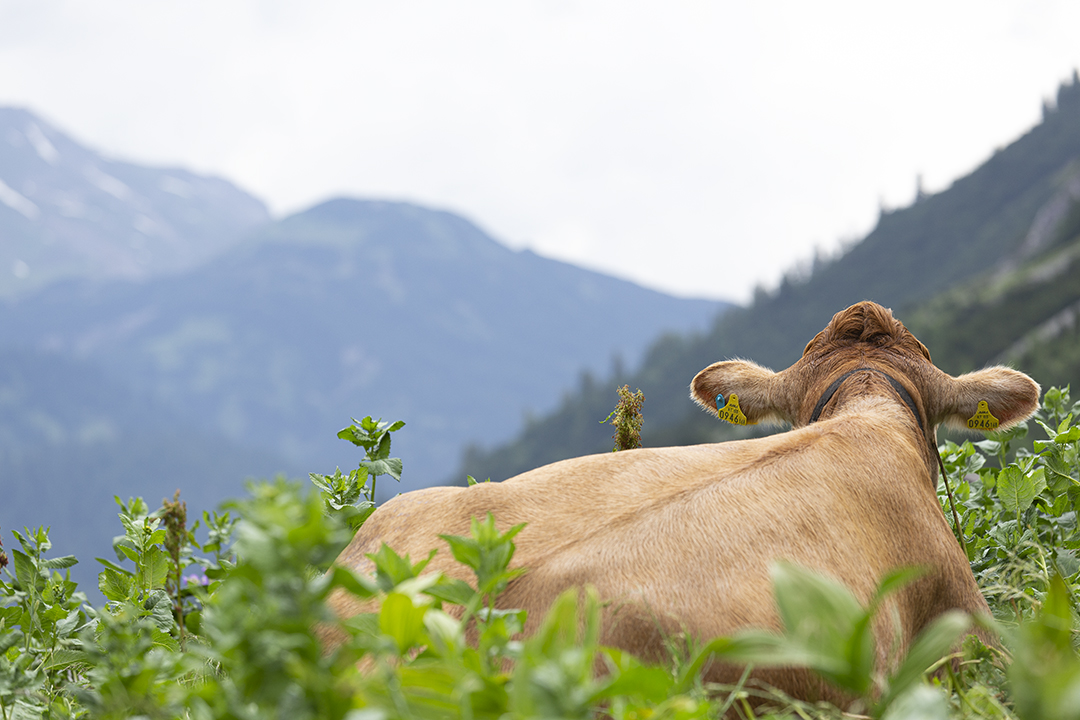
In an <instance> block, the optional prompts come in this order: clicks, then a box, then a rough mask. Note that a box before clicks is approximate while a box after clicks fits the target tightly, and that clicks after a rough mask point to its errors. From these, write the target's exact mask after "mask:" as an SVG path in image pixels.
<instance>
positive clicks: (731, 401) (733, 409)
mask: <svg viewBox="0 0 1080 720" xmlns="http://www.w3.org/2000/svg"><path fill="white" fill-rule="evenodd" d="M722 402H724V396H723V395H717V396H716V414H717V415H718V416H719V417H720V419H721V420H726V421H727V422H729V423H731V424H732V425H746V424H747V423H746V415H744V414H743V411H742V408H740V407H739V396H738V395H735V394H732V395H730V396H729V397H728V400H727V404H726V405H724V406H723V407H721V406H720V403H722Z"/></svg>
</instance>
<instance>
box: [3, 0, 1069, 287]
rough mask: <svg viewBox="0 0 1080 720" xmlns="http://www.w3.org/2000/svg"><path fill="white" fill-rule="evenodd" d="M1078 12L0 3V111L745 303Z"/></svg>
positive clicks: (1050, 71) (1053, 82)
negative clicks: (379, 203)
mask: <svg viewBox="0 0 1080 720" xmlns="http://www.w3.org/2000/svg"><path fill="white" fill-rule="evenodd" d="M1077 28H1080V3H1078V2H1065V1H1062V2H1039V1H1037V0H1035V1H1031V0H1029V1H1027V2H995V1H993V0H979V1H972V2H966V1H965V2H948V1H947V0H933V1H930V2H922V1H915V2H911V1H909V2H865V0H860V1H852V2H813V3H810V2H805V1H792V2H787V1H768V2H752V3H748V2H739V3H735V2H691V1H685V2H680V1H670V0H669V1H665V2H652V3H645V2H632V1H628V0H619V1H612V2H600V1H597V2H571V1H569V0H549V1H546V2H542V1H532V2H526V1H522V2H516V1H514V0H491V1H480V0H475V1H474V0H462V1H461V2H445V1H442V0H431V1H422V2H421V1H417V2H412V1H409V0H400V1H396V2H371V1H368V0H338V1H333V0H325V1H321V0H305V1H304V2H299V1H296V2H284V1H273V0H228V1H225V0H184V1H183V2H180V1H176V2H146V0H96V1H95V2H85V0H0V105H12V106H20V107H25V108H27V109H30V110H32V111H34V112H36V113H38V114H40V115H42V116H43V117H44V118H45V119H46V120H47V121H48V122H50V123H52V124H53V125H55V126H57V127H58V128H59V129H61V130H63V131H65V132H67V133H69V134H71V135H72V136H74V137H75V139H77V140H80V141H82V142H84V143H86V144H88V145H90V146H91V147H93V148H95V149H97V150H98V151H100V152H102V153H104V154H106V155H108V156H110V157H113V158H117V159H123V160H129V161H132V162H136V163H143V164H155V165H173V166H174V165H179V166H183V167H186V168H189V169H191V170H194V171H197V172H202V173H211V174H216V175H221V176H224V177H226V178H228V179H230V180H232V181H234V182H236V183H237V184H239V185H241V186H242V187H244V188H246V189H247V190H249V191H250V192H252V193H254V194H256V195H258V196H259V197H261V198H262V199H264V200H265V201H266V202H267V203H268V204H269V205H270V208H271V211H272V212H273V213H274V214H275V215H277V216H282V215H286V214H289V213H292V212H296V211H298V210H302V209H304V208H306V207H309V206H310V205H312V204H314V203H317V202H319V201H321V200H325V199H328V198H330V197H334V196H342V195H347V196H354V197H363V198H384V199H402V200H409V201H413V202H416V203H420V204H424V205H429V206H433V207H439V208H444V209H448V210H452V211H455V212H458V213H461V214H463V215H465V216H467V217H469V218H470V219H472V220H473V221H475V222H477V223H478V224H479V225H481V226H482V227H484V228H485V229H486V230H488V231H489V232H490V233H492V234H493V235H494V236H495V237H497V238H499V239H500V240H502V241H504V242H506V243H507V244H509V245H511V246H513V247H529V248H532V249H534V250H535V251H537V252H539V253H541V254H545V255H549V256H553V257H557V258H561V259H566V260H569V261H572V262H576V263H579V264H582V265H585V266H587V267H590V268H595V269H600V270H604V271H607V272H610V273H612V274H615V275H618V276H621V277H625V278H629V279H632V280H635V281H637V282H640V283H642V284H644V285H647V286H649V287H653V288H657V289H661V290H665V291H669V292H673V293H677V294H680V295H691V296H703V297H713V298H723V299H732V300H736V301H745V300H747V299H748V298H749V296H750V294H751V291H752V289H753V287H754V286H755V285H756V284H758V283H762V284H765V285H767V286H769V285H772V284H774V283H775V282H776V281H777V279H778V278H779V276H780V274H781V273H782V272H783V271H785V270H787V269H789V268H791V267H792V266H793V264H794V263H795V262H796V261H798V260H805V259H807V258H809V257H810V256H811V255H812V253H813V251H814V248H815V247H818V248H821V249H822V250H824V251H832V250H834V249H835V248H836V247H837V246H838V243H839V242H840V241H842V240H850V239H853V238H856V237H859V236H861V235H863V234H865V233H866V232H867V231H868V230H869V229H871V228H872V227H873V224H874V222H875V221H876V218H877V214H878V208H879V205H880V204H881V203H882V202H884V203H885V204H886V205H887V206H890V207H895V206H899V205H906V204H908V203H909V202H910V201H911V199H912V198H913V196H914V192H915V184H916V176H917V175H918V174H920V173H921V174H922V177H923V185H924V187H925V188H926V189H927V190H929V191H935V190H940V189H943V188H945V187H947V186H948V184H949V183H950V182H951V181H952V180H954V179H955V178H956V177H958V176H959V175H962V174H964V173H966V172H968V171H969V170H971V169H973V168H974V167H975V166H976V165H977V164H978V163H980V162H981V161H982V160H984V159H985V158H987V157H988V156H989V155H990V154H991V153H992V152H993V150H994V148H995V147H999V146H1002V145H1004V144H1006V143H1008V142H1010V141H1012V140H1013V139H1015V138H1016V137H1018V136H1019V135H1021V134H1022V133H1023V132H1024V131H1026V130H1027V129H1028V128H1030V127H1031V126H1032V125H1034V124H1035V123H1036V122H1038V120H1039V117H1040V112H1041V104H1042V101H1043V99H1044V98H1048V97H1051V96H1052V95H1053V93H1054V92H1055V90H1056V88H1057V86H1058V84H1059V82H1061V81H1062V80H1066V79H1068V78H1069V77H1071V75H1072V72H1073V69H1074V68H1075V67H1080V40H1078V39H1077V37H1076V31H1077Z"/></svg>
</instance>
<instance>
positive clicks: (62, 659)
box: [43, 648, 88, 670]
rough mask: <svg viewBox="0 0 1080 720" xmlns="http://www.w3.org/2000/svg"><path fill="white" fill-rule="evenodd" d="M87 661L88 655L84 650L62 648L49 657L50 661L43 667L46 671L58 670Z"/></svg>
mask: <svg viewBox="0 0 1080 720" xmlns="http://www.w3.org/2000/svg"><path fill="white" fill-rule="evenodd" d="M87 659H88V658H87V654H86V653H85V652H83V651H82V650H71V649H68V648H60V649H59V650H57V651H55V652H54V653H53V654H52V655H50V656H49V659H48V661H47V662H46V663H45V664H44V665H43V667H44V668H45V669H46V670H56V669H58V668H63V667H67V666H68V665H73V664H74V663H84V662H86V661H87Z"/></svg>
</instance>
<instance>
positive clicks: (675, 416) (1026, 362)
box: [448, 75, 1080, 479]
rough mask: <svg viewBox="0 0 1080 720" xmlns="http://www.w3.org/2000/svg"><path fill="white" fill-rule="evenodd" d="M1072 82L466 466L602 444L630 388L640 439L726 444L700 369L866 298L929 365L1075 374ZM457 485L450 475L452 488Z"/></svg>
mask: <svg viewBox="0 0 1080 720" xmlns="http://www.w3.org/2000/svg"><path fill="white" fill-rule="evenodd" d="M1078 258H1080V78H1077V77H1076V76H1075V75H1074V77H1073V79H1072V81H1071V82H1070V83H1066V84H1063V85H1062V86H1061V87H1060V89H1059V91H1058V94H1057V101H1056V104H1053V105H1050V106H1048V107H1047V112H1046V113H1045V115H1044V117H1043V120H1042V122H1041V123H1040V124H1039V125H1037V126H1036V127H1034V128H1032V129H1031V130H1030V131H1029V132H1027V133H1026V134H1025V135H1024V136H1023V137H1021V138H1019V139H1017V140H1016V141H1014V142H1012V143H1010V144H1009V145H1007V146H1006V147H1004V148H1002V149H1000V150H999V151H997V152H995V153H994V155H993V156H992V157H991V158H989V159H988V160H987V161H986V162H984V163H983V164H982V165H980V166H979V167H978V168H976V169H975V170H974V171H973V172H971V173H970V174H969V175H967V176H965V177H963V178H960V179H958V180H956V181H955V182H954V183H953V184H952V186H951V187H949V188H948V189H947V190H944V191H942V192H940V193H938V194H935V195H930V196H921V197H919V198H918V199H917V200H916V201H915V202H914V204H912V205H911V206H910V207H906V208H903V209H898V210H895V211H891V212H885V211H883V212H882V214H881V217H880V219H879V222H878V225H877V227H876V228H874V230H873V231H872V232H871V233H870V234H869V235H867V236H866V237H865V238H864V239H863V240H862V241H861V242H859V243H857V244H856V245H854V246H853V247H851V248H849V249H848V250H847V252H845V253H844V254H843V255H842V256H841V257H839V258H837V259H835V260H833V261H831V262H826V263H820V264H818V266H817V267H815V268H814V270H813V272H812V273H811V274H809V276H807V277H799V276H797V275H795V274H793V275H791V276H789V277H787V278H786V279H785V280H784V281H783V282H782V283H781V284H780V286H779V287H778V288H777V289H776V290H774V291H772V292H762V293H759V294H758V297H757V298H756V299H755V302H754V303H753V305H752V306H750V307H748V308H745V309H737V310H733V311H731V312H729V313H727V314H726V315H724V316H723V317H722V318H720V319H719V320H718V322H717V323H716V324H715V325H714V327H713V328H712V330H711V331H710V332H708V333H705V334H700V335H687V336H682V337H670V336H669V337H665V338H661V339H660V340H658V341H657V342H656V343H655V344H654V345H653V347H652V349H651V350H650V353H649V355H648V358H647V360H646V362H645V363H644V365H643V366H642V367H641V368H640V370H638V371H637V372H635V373H634V374H633V375H631V376H628V377H618V378H609V379H605V380H604V381H596V380H593V381H590V382H588V383H585V384H583V385H582V386H581V387H580V388H579V393H578V395H577V396H575V397H573V398H566V399H565V400H564V402H563V404H562V406H561V407H560V408H559V410H558V411H556V412H555V413H553V414H551V415H548V416H546V417H544V418H541V419H538V420H535V421H534V422H533V423H532V424H531V425H530V427H529V428H528V429H527V430H526V432H525V433H523V435H522V436H521V437H520V438H519V439H518V440H517V441H516V442H514V443H512V444H508V445H504V446H501V447H498V448H494V449H483V448H473V449H472V450H471V451H470V452H469V453H468V454H467V456H466V458H465V461H464V466H463V468H462V470H461V471H460V472H459V473H457V474H456V475H455V477H457V476H460V475H463V474H464V473H466V472H467V473H469V474H472V475H474V476H476V477H489V476H490V477H491V478H492V479H504V478H507V477H510V476H512V475H515V474H517V473H519V472H523V471H524V470H528V469H530V468H532V467H536V466H538V465H542V464H545V463H548V462H552V461H555V460H558V459H562V458H564V457H573V456H576V455H583V454H586V453H592V452H602V451H605V450H607V449H610V440H609V439H608V435H610V434H611V432H610V430H608V429H607V426H604V425H600V424H599V422H598V421H599V420H601V419H603V418H604V417H605V416H606V415H607V414H608V412H610V410H611V407H612V406H613V405H614V403H615V401H616V399H617V397H616V394H615V387H616V386H617V385H621V384H622V383H624V382H625V383H629V384H630V386H631V388H632V389H633V388H641V389H642V390H643V391H644V393H645V397H646V402H645V427H644V431H643V433H642V438H643V441H644V443H645V444H646V445H677V444H689V443H694V442H704V441H711V440H717V439H721V438H729V437H734V436H735V434H736V433H737V432H742V433H747V432H759V433H760V432H765V430H761V429H751V430H745V429H744V430H741V431H735V430H734V429H732V428H730V427H729V426H724V425H723V424H721V423H717V422H716V421H715V419H713V418H712V417H711V416H708V415H706V414H704V413H702V412H701V411H700V410H699V409H698V408H697V407H696V406H695V405H693V403H692V402H691V401H690V400H689V399H688V392H687V388H688V385H689V382H690V379H691V378H692V377H693V376H694V374H695V373H696V372H697V371H698V370H700V369H702V368H704V367H705V366H707V365H709V364H710V363H712V362H715V361H717V360H722V359H727V358H733V357H743V358H751V359H753V360H755V361H757V362H759V363H761V364H764V365H767V366H770V367H773V368H777V369H779V368H781V367H786V366H787V365H789V364H791V363H792V362H793V361H794V360H796V359H797V358H798V356H799V355H800V354H801V352H802V349H803V347H804V345H805V344H806V343H807V342H808V341H809V340H810V339H811V338H812V337H813V336H814V334H815V333H816V332H817V331H818V330H820V329H821V328H822V327H824V326H825V324H826V323H827V322H828V321H829V319H830V318H831V317H832V315H833V313H835V312H837V311H838V310H841V309H843V308H845V307H847V306H848V305H850V304H852V303H854V302H858V301H860V300H874V301H876V302H878V303H880V304H882V305H885V306H887V307H891V308H892V309H893V310H894V312H895V313H896V315H897V317H899V318H900V319H901V320H903V321H904V322H906V323H907V324H908V325H909V327H910V328H911V329H912V330H913V331H914V332H915V333H916V334H917V335H919V336H920V337H921V338H922V339H923V340H924V342H925V343H926V345H927V346H928V347H929V349H930V352H931V354H932V355H933V357H934V359H935V362H936V363H937V364H938V366H939V367H941V368H942V369H944V370H946V371H947V372H951V373H958V372H963V371H966V370H970V369H973V368H976V367H980V366H982V365H985V364H987V363H990V362H997V361H1008V362H1012V363H1014V364H1016V366H1017V367H1019V368H1021V369H1023V370H1025V371H1028V372H1030V373H1031V374H1032V375H1033V376H1034V377H1035V378H1036V379H1037V380H1039V381H1040V382H1042V383H1043V384H1044V385H1049V384H1053V383H1059V384H1066V383H1068V382H1070V381H1072V380H1075V379H1077V378H1080V343H1078V342H1077V340H1078V336H1077V322H1076V318H1077V315H1078V312H1080V307H1078V305H1077V302H1078V300H1080V272H1078V268H1080V263H1078ZM448 479H453V478H448Z"/></svg>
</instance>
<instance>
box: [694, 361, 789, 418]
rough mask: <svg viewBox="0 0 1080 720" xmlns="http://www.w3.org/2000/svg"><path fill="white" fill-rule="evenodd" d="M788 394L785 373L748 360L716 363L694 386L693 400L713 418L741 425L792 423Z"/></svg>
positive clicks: (698, 377) (706, 369) (695, 381)
mask: <svg viewBox="0 0 1080 720" xmlns="http://www.w3.org/2000/svg"><path fill="white" fill-rule="evenodd" d="M787 394H788V393H786V392H785V383H784V380H783V376H782V373H775V372H773V371H772V370H769V369H768V368H764V367H761V366H760V365H757V364H755V363H752V362H749V361H746V360H727V361H725V362H718V363H714V364H712V365H710V366H709V367H707V368H705V369H704V370H702V371H701V372H699V373H698V374H697V375H696V376H695V377H694V381H693V382H692V383H690V397H692V398H693V399H694V400H695V401H696V402H697V403H698V404H700V405H701V406H702V407H704V408H705V409H706V410H708V411H709V412H711V413H712V414H713V415H717V416H718V417H721V418H723V419H724V420H727V421H728V422H732V423H735V424H737V425H743V424H746V425H754V424H756V423H759V422H765V423H785V422H786V423H790V422H792V417H793V408H792V404H791V403H790V402H789V399H788V398H787ZM732 396H734V397H735V398H736V399H735V400H733V399H732ZM736 407H737V410H736Z"/></svg>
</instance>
